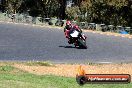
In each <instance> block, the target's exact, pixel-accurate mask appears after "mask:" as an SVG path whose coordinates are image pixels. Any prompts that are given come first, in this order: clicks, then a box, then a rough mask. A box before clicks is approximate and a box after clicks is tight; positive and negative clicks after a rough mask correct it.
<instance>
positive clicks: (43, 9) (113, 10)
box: [6, 0, 132, 26]
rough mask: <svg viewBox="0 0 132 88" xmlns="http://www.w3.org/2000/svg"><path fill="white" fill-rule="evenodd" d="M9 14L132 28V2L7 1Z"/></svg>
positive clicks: (87, 0) (96, 0) (92, 0)
mask: <svg viewBox="0 0 132 88" xmlns="http://www.w3.org/2000/svg"><path fill="white" fill-rule="evenodd" d="M6 1H7V2H6V11H7V12H8V13H18V12H19V13H28V14H29V15H31V16H34V17H36V16H41V17H59V18H62V19H64V18H65V19H67V18H68V19H72V20H77V21H87V22H94V23H105V24H113V25H115V26H116V25H122V26H132V18H131V16H132V1H131V0H73V1H74V2H75V5H74V6H73V7H68V8H66V0H6Z"/></svg>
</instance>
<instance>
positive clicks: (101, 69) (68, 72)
mask: <svg viewBox="0 0 132 88" xmlns="http://www.w3.org/2000/svg"><path fill="white" fill-rule="evenodd" d="M13 66H14V67H16V68H19V69H21V70H24V71H28V72H30V73H33V74H37V75H45V74H48V75H50V74H52V75H57V76H66V77H75V76H76V74H77V73H78V72H77V70H78V67H79V65H68V64H55V65H54V66H27V65H24V64H14V65H13ZM82 67H83V69H84V70H85V72H86V73H87V74H130V75H132V64H101V65H100V64H98V65H82Z"/></svg>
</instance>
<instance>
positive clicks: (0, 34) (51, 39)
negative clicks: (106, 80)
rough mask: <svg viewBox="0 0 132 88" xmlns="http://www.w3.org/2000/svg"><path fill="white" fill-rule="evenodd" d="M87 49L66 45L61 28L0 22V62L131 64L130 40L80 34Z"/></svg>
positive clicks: (131, 50) (87, 33) (131, 43)
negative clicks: (83, 36) (84, 36)
mask: <svg viewBox="0 0 132 88" xmlns="http://www.w3.org/2000/svg"><path fill="white" fill-rule="evenodd" d="M84 34H85V35H86V36H87V37H88V38H87V46H88V49H77V48H75V47H74V46H73V45H69V44H68V43H67V40H66V39H65V37H64V33H63V29H58V28H48V27H36V26H31V25H23V24H12V23H0V60H2V61H3V60H4V61H51V62H54V63H89V62H94V63H98V62H113V63H118V62H119V63H120V62H132V39H129V38H123V37H115V36H107V35H100V34H94V33H90V32H85V33H84Z"/></svg>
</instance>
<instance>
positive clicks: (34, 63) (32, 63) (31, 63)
mask: <svg viewBox="0 0 132 88" xmlns="http://www.w3.org/2000/svg"><path fill="white" fill-rule="evenodd" d="M25 64H26V65H29V66H54V65H53V64H52V63H51V62H49V61H29V62H26V63H25Z"/></svg>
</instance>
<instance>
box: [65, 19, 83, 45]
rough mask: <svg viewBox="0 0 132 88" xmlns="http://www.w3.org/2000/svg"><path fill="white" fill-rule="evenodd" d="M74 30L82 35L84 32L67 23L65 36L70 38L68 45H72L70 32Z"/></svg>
mask: <svg viewBox="0 0 132 88" xmlns="http://www.w3.org/2000/svg"><path fill="white" fill-rule="evenodd" d="M72 30H77V31H78V32H79V33H80V34H81V33H82V30H81V29H80V28H79V26H78V25H73V24H72V23H71V21H67V22H66V26H65V28H64V32H65V36H66V38H68V43H69V44H71V43H72V42H71V39H70V31H72Z"/></svg>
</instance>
